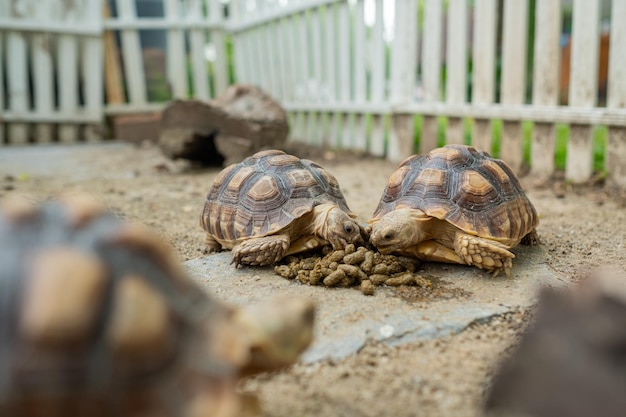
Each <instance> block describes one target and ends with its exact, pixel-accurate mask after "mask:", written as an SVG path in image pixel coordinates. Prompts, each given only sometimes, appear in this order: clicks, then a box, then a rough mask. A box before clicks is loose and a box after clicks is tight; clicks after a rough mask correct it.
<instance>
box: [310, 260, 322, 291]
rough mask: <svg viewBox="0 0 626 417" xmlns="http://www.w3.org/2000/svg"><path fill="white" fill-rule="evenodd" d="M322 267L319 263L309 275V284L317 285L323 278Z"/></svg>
mask: <svg viewBox="0 0 626 417" xmlns="http://www.w3.org/2000/svg"><path fill="white" fill-rule="evenodd" d="M323 275H324V274H323V272H322V265H321V264H320V263H319V262H318V263H317V264H316V265H315V268H313V269H312V270H311V272H310V273H309V284H311V285H317V284H318V283H319V282H320V280H321V279H322V277H323Z"/></svg>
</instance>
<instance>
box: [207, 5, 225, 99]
mask: <svg viewBox="0 0 626 417" xmlns="http://www.w3.org/2000/svg"><path fill="white" fill-rule="evenodd" d="M208 2H209V19H210V20H211V22H213V23H215V24H216V25H218V24H219V23H221V22H222V21H223V20H224V12H223V7H224V6H223V4H222V2H221V1H220V0H208ZM210 36H211V43H213V47H214V48H215V61H214V62H213V76H214V78H215V82H214V87H215V91H214V94H215V95H216V96H217V95H219V94H221V93H223V92H224V91H225V90H226V89H227V88H228V84H229V83H228V59H227V56H226V38H225V36H224V31H223V29H220V28H217V29H212V30H211V32H210Z"/></svg>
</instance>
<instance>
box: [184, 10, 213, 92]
mask: <svg viewBox="0 0 626 417" xmlns="http://www.w3.org/2000/svg"><path fill="white" fill-rule="evenodd" d="M185 17H186V19H187V20H188V21H190V22H201V21H202V20H203V18H204V17H203V14H202V0H189V1H188V8H187V14H186V16H185ZM205 44H206V32H205V30H204V29H200V28H198V29H191V30H189V49H190V56H189V58H190V61H191V74H192V76H193V92H192V94H193V96H194V97H195V98H197V99H200V100H205V101H206V100H208V99H209V98H210V97H211V96H212V94H211V87H210V86H209V79H208V77H209V73H208V65H207V61H206V57H205V54H204V47H205Z"/></svg>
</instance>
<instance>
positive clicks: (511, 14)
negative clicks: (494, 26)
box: [501, 0, 528, 104]
mask: <svg viewBox="0 0 626 417" xmlns="http://www.w3.org/2000/svg"><path fill="white" fill-rule="evenodd" d="M527 24H528V0H505V1H504V22H503V25H502V30H503V34H502V84H501V93H502V97H501V102H502V103H504V104H522V103H524V94H525V90H526V45H527V38H528V36H527Z"/></svg>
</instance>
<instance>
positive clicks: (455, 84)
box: [446, 0, 467, 103]
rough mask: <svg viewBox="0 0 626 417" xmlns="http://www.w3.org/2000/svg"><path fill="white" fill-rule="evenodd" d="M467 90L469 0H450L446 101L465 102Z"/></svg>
mask: <svg viewBox="0 0 626 417" xmlns="http://www.w3.org/2000/svg"><path fill="white" fill-rule="evenodd" d="M466 91H467V0H450V1H449V3H448V29H447V48H446V102H447V103H464V102H465V101H466V96H467V93H466Z"/></svg>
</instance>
